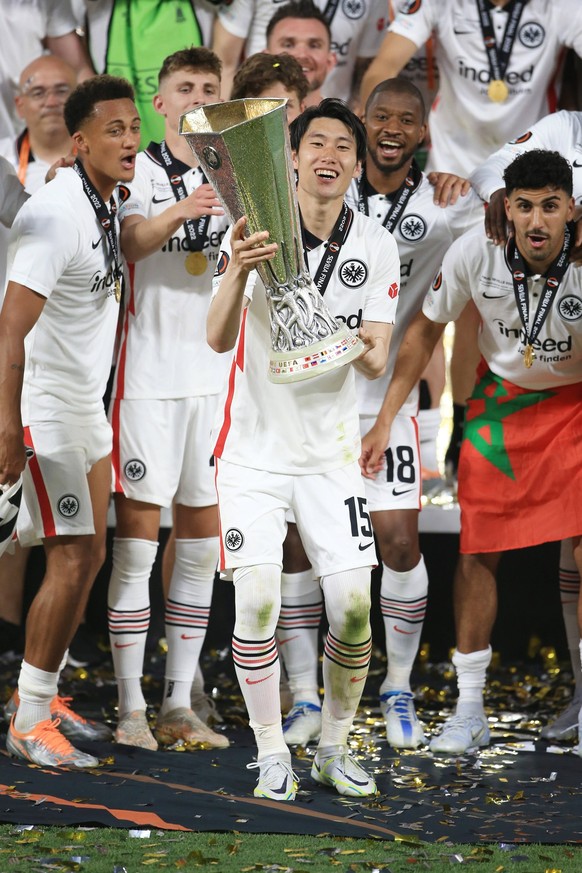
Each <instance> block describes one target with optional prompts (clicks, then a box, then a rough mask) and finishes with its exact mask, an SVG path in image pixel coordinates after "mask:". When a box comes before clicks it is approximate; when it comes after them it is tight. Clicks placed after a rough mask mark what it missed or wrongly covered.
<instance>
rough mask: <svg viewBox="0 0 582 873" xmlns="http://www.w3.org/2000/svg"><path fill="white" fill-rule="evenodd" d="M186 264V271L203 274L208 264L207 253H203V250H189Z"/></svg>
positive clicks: (196, 274)
mask: <svg viewBox="0 0 582 873" xmlns="http://www.w3.org/2000/svg"><path fill="white" fill-rule="evenodd" d="M184 266H185V268H186V272H187V273H190V275H191V276H202V275H203V274H204V273H205V272H206V267H207V266H208V261H207V260H206V255H203V254H202V252H188V255H187V257H186V260H185V261H184Z"/></svg>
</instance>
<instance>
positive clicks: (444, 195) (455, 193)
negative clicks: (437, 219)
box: [427, 172, 471, 208]
mask: <svg viewBox="0 0 582 873" xmlns="http://www.w3.org/2000/svg"><path fill="white" fill-rule="evenodd" d="M427 179H428V181H429V182H430V184H431V185H432V186H433V188H434V196H433V200H434V202H435V204H436V205H437V206H442V207H443V208H444V207H445V206H454V204H455V203H456V202H457V200H458V199H459V197H464V196H465V194H468V193H469V191H470V190H471V183H470V182H469V180H468V179H463V177H462V176H456V175H455V174H454V173H435V172H433V173H429V174H428V176H427Z"/></svg>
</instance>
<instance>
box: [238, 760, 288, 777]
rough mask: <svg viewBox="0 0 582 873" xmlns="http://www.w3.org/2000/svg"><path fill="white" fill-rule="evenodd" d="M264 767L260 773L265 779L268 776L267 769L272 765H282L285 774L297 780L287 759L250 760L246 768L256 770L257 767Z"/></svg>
mask: <svg viewBox="0 0 582 873" xmlns="http://www.w3.org/2000/svg"><path fill="white" fill-rule="evenodd" d="M261 766H262V767H264V768H265V769H264V771H263V772H262V773H261V776H262V777H263V778H264V779H265V781H266V780H267V778H268V773H269V770H270V769H271V768H272V767H284V768H285V770H286V772H287V774H288V775H289V776H291V778H292V779H293V781H294V782H299V777H298V776H297V773H295V771H294V770H293V768H292V767H291V764H288V763H287V761H251V763H250V764H247V770H257V769H258V768H259V767H261Z"/></svg>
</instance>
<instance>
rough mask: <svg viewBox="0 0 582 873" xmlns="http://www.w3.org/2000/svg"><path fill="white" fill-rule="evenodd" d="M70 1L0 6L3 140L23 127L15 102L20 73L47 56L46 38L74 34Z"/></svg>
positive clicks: (23, 0) (13, 0) (16, 0)
mask: <svg viewBox="0 0 582 873" xmlns="http://www.w3.org/2000/svg"><path fill="white" fill-rule="evenodd" d="M75 27H76V21H75V16H74V15H73V11H72V8H71V2H70V0H2V2H1V3H0V34H2V51H1V52H0V137H5V136H7V137H15V136H16V135H17V134H18V133H19V132H20V131H21V130H22V128H23V127H24V122H23V120H22V118H20V117H19V116H18V115H17V113H16V107H15V105H14V98H15V96H16V94H17V92H18V80H19V78H20V73H21V71H22V70H23V69H24V67H26V66H27V64H29V63H30V62H31V61H34V60H35V59H36V58H38V57H39V56H40V55H42V54H44V52H45V49H44V46H43V40H44V39H45V37H47V36H52V37H56V36H64V35H65V34H66V33H71V32H72V31H73V30H75Z"/></svg>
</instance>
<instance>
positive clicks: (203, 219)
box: [146, 139, 211, 252]
mask: <svg viewBox="0 0 582 873" xmlns="http://www.w3.org/2000/svg"><path fill="white" fill-rule="evenodd" d="M146 151H147V152H148V154H150V155H151V156H152V157H153V158H154V159H155V160H156V161H157V163H159V164H161V165H162V166H163V168H164V170H165V171H166V174H167V176H168V181H169V182H170V187H171V188H172V192H173V194H174V197H175V198H176V202H177V203H179V202H180V200H185V199H186V197H188V192H187V190H186V186H185V184H184V179H183V178H182V177H183V175H184V173H187V172H188V170H191V169H192V168H191V167H189V166H188V165H187V164H184V163H183V162H182V161H179V160H177V159H176V158H175V157H174V155H173V154H172V152H171V151H170V149H169V148H168V146H167V145H166V141H165V140H164V139H163V140H162V141H161V143H156V142H151V143H150V144H149V146H148V147H147V149H146ZM202 178H203V181H204V182H206V178H205V177H204V176H203V177H202ZM210 218H211V216H210V215H202V216H200V218H199V219H198V221H197V222H196V221H193V220H192V219H190V218H188V219H186V221H185V222H184V233H185V234H186V239H187V240H188V251H190V252H201V251H202V249H203V248H204V244H205V243H206V242H207V241H208V225H209V224H210Z"/></svg>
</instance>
